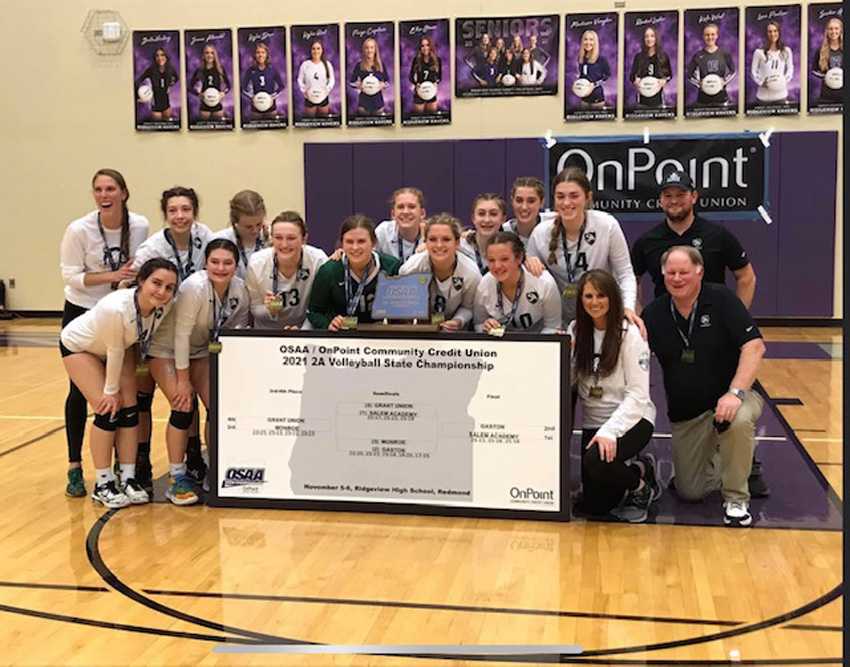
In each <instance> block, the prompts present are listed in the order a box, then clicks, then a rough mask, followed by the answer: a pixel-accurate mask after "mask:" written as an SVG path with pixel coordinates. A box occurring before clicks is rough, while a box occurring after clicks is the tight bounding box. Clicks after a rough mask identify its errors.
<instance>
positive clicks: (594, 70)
mask: <svg viewBox="0 0 850 667" xmlns="http://www.w3.org/2000/svg"><path fill="white" fill-rule="evenodd" d="M618 19H619V17H618V15H617V13H616V12H605V13H603V14H567V16H566V19H565V26H566V27H565V29H564V38H565V47H564V118H565V119H566V120H613V119H614V117H615V116H616V115H617V79H618V77H617V74H618V72H619V70H618V69H617V67H618V65H617V60H618V53H617V49H618V48H619V39H618V32H619V25H618Z"/></svg>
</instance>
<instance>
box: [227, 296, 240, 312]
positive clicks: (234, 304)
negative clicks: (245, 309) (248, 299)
mask: <svg viewBox="0 0 850 667" xmlns="http://www.w3.org/2000/svg"><path fill="white" fill-rule="evenodd" d="M228 303H230V310H235V309H236V307H237V306H238V305H239V297H238V296H232V297H230V299H229V300H228Z"/></svg>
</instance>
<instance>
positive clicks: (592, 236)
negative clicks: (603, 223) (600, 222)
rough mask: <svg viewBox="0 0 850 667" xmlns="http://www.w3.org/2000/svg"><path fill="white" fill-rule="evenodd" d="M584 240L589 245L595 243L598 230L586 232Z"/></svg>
mask: <svg viewBox="0 0 850 667" xmlns="http://www.w3.org/2000/svg"><path fill="white" fill-rule="evenodd" d="M584 241H585V243H587V245H593V244H594V243H596V232H585V233H584Z"/></svg>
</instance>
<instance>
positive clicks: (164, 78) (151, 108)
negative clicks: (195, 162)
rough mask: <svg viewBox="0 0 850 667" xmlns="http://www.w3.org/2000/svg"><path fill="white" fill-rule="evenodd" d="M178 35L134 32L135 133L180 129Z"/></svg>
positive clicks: (146, 31)
mask: <svg viewBox="0 0 850 667" xmlns="http://www.w3.org/2000/svg"><path fill="white" fill-rule="evenodd" d="M179 69H180V33H179V32H178V31H177V30H134V31H133V108H134V109H135V114H136V129H137V130H145V131H148V132H150V131H153V132H163V131H165V132H168V131H172V130H179V129H180V75H179V74H178V71H179Z"/></svg>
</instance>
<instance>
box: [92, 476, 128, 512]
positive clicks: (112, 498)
mask: <svg viewBox="0 0 850 667" xmlns="http://www.w3.org/2000/svg"><path fill="white" fill-rule="evenodd" d="M91 498H92V500H94V501H95V502H98V503H100V504H101V505H103V506H104V507H108V508H109V509H113V510H114V509H120V508H122V507H127V505H129V504H131V501H130V499H129V498H128V497H127V496H126V495H125V493H124V492H123V491H120V490H119V489H118V487H117V486H116V484H115V480H114V479H113V480H112V481H110V482H107V483H106V484H98V485H96V486H95V487H94V491H92V494H91Z"/></svg>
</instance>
